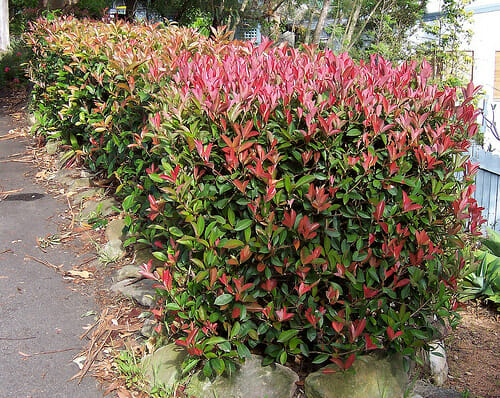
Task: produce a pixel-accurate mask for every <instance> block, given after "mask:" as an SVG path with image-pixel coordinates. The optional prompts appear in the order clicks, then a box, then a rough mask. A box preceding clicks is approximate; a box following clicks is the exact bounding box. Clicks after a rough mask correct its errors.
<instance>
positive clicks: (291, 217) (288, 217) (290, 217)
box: [283, 210, 297, 228]
mask: <svg viewBox="0 0 500 398" xmlns="http://www.w3.org/2000/svg"><path fill="white" fill-rule="evenodd" d="M283 216H284V218H285V219H284V220H283V225H284V226H285V227H288V228H293V226H294V224H295V219H296V218H297V213H295V210H292V211H290V214H288V213H287V212H286V211H285V212H284V213H283Z"/></svg>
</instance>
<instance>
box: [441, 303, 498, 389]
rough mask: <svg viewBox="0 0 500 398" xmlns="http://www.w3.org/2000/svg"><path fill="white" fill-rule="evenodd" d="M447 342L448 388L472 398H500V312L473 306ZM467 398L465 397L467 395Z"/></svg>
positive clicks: (471, 304)
mask: <svg viewBox="0 0 500 398" xmlns="http://www.w3.org/2000/svg"><path fill="white" fill-rule="evenodd" d="M461 315H462V321H461V322H460V325H459V326H458V327H457V328H456V330H454V331H453V332H452V333H451V335H450V336H449V337H448V339H447V341H446V346H447V357H448V367H449V377H448V382H447V384H446V387H449V388H452V389H454V390H456V391H460V392H464V393H467V392H469V393H470V394H469V397H476V398H499V397H500V312H498V311H497V310H496V309H494V308H493V309H490V308H487V307H484V306H483V305H481V304H478V303H470V304H469V305H468V307H467V309H466V310H465V311H464V312H462V314H461ZM464 396H466V395H464Z"/></svg>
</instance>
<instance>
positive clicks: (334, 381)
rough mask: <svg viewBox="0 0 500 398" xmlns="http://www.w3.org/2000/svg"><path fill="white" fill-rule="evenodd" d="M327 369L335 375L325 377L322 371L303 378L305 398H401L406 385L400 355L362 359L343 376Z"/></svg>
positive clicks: (370, 356) (335, 368)
mask: <svg viewBox="0 0 500 398" xmlns="http://www.w3.org/2000/svg"><path fill="white" fill-rule="evenodd" d="M326 368H328V369H333V370H335V371H336V372H335V373H326V374H325V373H323V370H324V369H325V368H323V369H321V370H319V371H317V372H314V373H311V374H310V375H309V376H308V377H307V378H306V381H305V390H306V396H307V398H330V397H335V398H352V397H356V398H389V397H390V398H402V397H403V396H404V394H405V391H406V386H407V384H408V376H407V374H406V372H405V371H404V368H403V359H402V357H401V356H400V355H395V356H390V357H384V356H382V355H380V354H379V355H377V354H374V355H366V356H362V357H360V358H358V359H356V360H355V361H354V363H353V365H352V369H349V370H347V371H345V372H342V371H340V370H339V368H338V367H337V366H336V365H328V366H327V367H326Z"/></svg>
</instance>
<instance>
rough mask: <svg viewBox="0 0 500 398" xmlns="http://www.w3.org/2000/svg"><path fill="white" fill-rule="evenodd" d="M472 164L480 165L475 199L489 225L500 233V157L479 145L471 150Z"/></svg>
mask: <svg viewBox="0 0 500 398" xmlns="http://www.w3.org/2000/svg"><path fill="white" fill-rule="evenodd" d="M469 153H470V156H471V162H472V163H479V172H478V174H477V176H476V192H475V193H474V198H475V199H476V200H477V202H478V205H479V206H481V207H484V210H483V217H484V218H485V219H486V220H487V225H488V226H489V227H490V228H492V229H494V230H495V231H499V232H500V156H497V155H494V154H493V153H491V152H486V151H485V150H484V149H483V148H482V147H480V146H479V145H473V146H472V147H471V148H470V151H469Z"/></svg>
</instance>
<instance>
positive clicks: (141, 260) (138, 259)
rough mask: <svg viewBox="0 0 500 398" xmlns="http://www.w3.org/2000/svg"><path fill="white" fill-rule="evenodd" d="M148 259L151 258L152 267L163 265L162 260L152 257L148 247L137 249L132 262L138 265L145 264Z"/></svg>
mask: <svg viewBox="0 0 500 398" xmlns="http://www.w3.org/2000/svg"><path fill="white" fill-rule="evenodd" d="M149 260H153V263H152V265H153V269H154V268H156V267H161V266H162V265H163V262H161V261H160V260H158V259H157V258H155V257H153V252H152V251H151V249H150V248H149V247H146V248H141V249H137V250H136V251H135V252H134V264H136V265H139V266H140V265H143V264H147V263H148V262H149Z"/></svg>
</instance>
